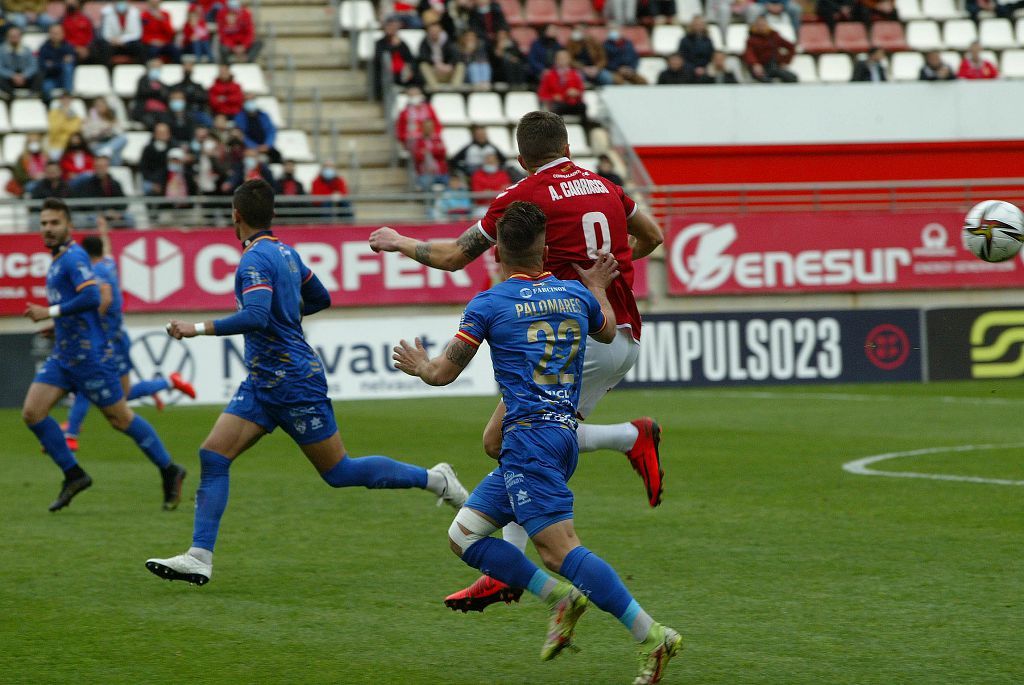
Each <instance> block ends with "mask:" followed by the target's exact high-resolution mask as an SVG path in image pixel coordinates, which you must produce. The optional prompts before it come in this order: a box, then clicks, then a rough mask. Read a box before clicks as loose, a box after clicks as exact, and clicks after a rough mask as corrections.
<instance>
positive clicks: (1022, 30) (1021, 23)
mask: <svg viewBox="0 0 1024 685" xmlns="http://www.w3.org/2000/svg"><path fill="white" fill-rule="evenodd" d="M1017 44H1018V45H1024V17H1021V18H1020V19H1018V20H1017Z"/></svg>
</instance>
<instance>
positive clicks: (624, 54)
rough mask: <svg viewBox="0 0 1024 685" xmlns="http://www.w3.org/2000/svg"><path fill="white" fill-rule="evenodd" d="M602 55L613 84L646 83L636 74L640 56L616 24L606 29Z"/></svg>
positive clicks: (645, 80)
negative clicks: (606, 61) (605, 60)
mask: <svg viewBox="0 0 1024 685" xmlns="http://www.w3.org/2000/svg"><path fill="white" fill-rule="evenodd" d="M604 54H605V56H606V57H607V58H608V71H609V72H610V73H611V75H612V82H613V83H617V84H623V83H634V84H637V85H643V84H645V83H647V79H645V78H644V77H643V76H641V75H640V74H638V73H636V69H637V67H638V66H639V65H640V55H638V54H637V51H636V47H635V46H634V45H633V41H631V40H629V39H628V38H626V37H625V36H623V35H622V28H621V27H620V26H619V25H617V24H612V25H610V26H609V27H608V38H607V39H606V40H605V41H604Z"/></svg>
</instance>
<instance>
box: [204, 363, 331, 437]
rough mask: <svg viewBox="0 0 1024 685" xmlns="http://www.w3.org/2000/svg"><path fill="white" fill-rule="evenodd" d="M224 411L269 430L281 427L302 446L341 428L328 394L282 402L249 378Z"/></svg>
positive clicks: (271, 431) (328, 435)
mask: <svg viewBox="0 0 1024 685" xmlns="http://www.w3.org/2000/svg"><path fill="white" fill-rule="evenodd" d="M224 413H225V414H233V415H234V416H237V417H239V418H243V419H245V420H246V421H251V422H252V423H255V424H256V425H257V426H259V427H260V428H262V429H263V430H265V431H267V432H268V433H273V432H274V429H275V428H277V427H278V426H280V427H281V428H282V429H283V430H284V432H285V433H287V434H288V435H289V436H291V439H292V440H294V441H295V442H296V443H297V444H299V445H311V444H313V443H314V442H320V441H321V440H326V439H327V438H329V437H331V436H332V435H334V434H335V433H336V432H337V431H338V424H337V422H335V420H334V407H332V406H331V401H330V400H329V399H327V396H326V395H324V396H322V397H319V398H314V399H311V400H308V401H290V400H289V401H287V402H281V401H280V400H279V399H278V398H275V397H274V396H273V394H272V393H269V392H267V391H265V390H262V389H261V388H257V387H256V386H254V385H253V384H252V383H250V382H249V379H246V380H244V381H242V384H241V385H239V386H238V390H237V391H235V395H234V397H232V398H231V401H230V402H228V406H227V407H225V408H224Z"/></svg>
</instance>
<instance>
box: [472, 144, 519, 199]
mask: <svg viewBox="0 0 1024 685" xmlns="http://www.w3.org/2000/svg"><path fill="white" fill-rule="evenodd" d="M510 185H512V179H511V178H510V177H509V175H508V172H507V171H505V169H503V168H502V164H501V159H500V158H499V157H498V155H496V154H495V153H493V152H488V153H487V155H486V156H485V157H484V163H483V164H481V165H480V166H479V167H478V168H477V170H476V171H474V172H473V176H472V177H471V178H470V180H469V187H470V190H472V191H473V192H474V193H491V195H490V196H489V197H488V198H487V199H485V200H477V204H483V205H487V204H490V201H491V200H493V199H494V196H495V195H497V194H498V193H500V192H501V191H503V190H505V188H508V187H509V186H510Z"/></svg>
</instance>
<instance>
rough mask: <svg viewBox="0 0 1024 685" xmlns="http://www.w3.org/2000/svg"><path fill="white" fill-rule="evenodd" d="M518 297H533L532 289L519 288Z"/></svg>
mask: <svg viewBox="0 0 1024 685" xmlns="http://www.w3.org/2000/svg"><path fill="white" fill-rule="evenodd" d="M519 296H520V297H525V298H526V299H529V298H531V297H533V288H520V289H519Z"/></svg>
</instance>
